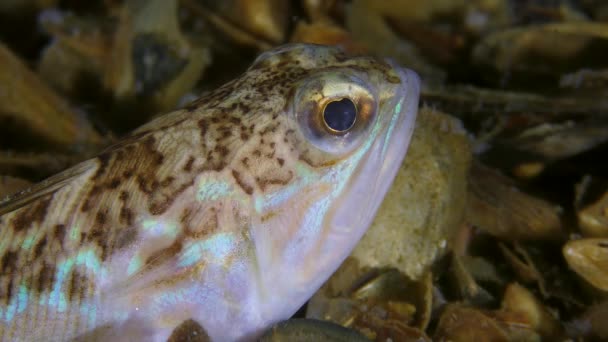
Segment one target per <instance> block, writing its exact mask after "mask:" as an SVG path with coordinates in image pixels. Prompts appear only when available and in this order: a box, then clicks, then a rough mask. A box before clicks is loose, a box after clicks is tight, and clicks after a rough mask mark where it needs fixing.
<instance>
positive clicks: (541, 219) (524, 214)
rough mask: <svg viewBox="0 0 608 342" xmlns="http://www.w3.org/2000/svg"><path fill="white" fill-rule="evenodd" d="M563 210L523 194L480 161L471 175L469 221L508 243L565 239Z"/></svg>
mask: <svg viewBox="0 0 608 342" xmlns="http://www.w3.org/2000/svg"><path fill="white" fill-rule="evenodd" d="M560 212H561V209H560V208H559V207H557V206H555V205H553V204H551V203H549V202H547V201H544V200H541V199H539V198H536V197H533V196H530V195H528V194H526V193H523V192H521V191H520V190H519V189H517V188H516V187H515V186H514V183H513V181H511V180H510V179H508V178H507V177H505V176H503V175H501V174H500V173H498V172H497V171H494V170H492V169H490V168H488V167H486V166H484V165H482V164H481V163H479V162H476V163H473V166H472V167H471V173H470V176H469V193H468V202H467V221H468V222H469V223H470V224H472V225H474V226H476V227H478V228H479V229H482V230H484V231H485V232H487V233H489V234H491V235H493V236H497V237H500V238H501V239H505V240H554V239H559V238H562V237H563V233H562V229H561V221H560Z"/></svg>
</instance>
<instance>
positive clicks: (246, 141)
mask: <svg viewBox="0 0 608 342" xmlns="http://www.w3.org/2000/svg"><path fill="white" fill-rule="evenodd" d="M311 53H312V52H311V51H309V50H306V49H305V48H293V47H292V48H287V49H285V50H283V52H281V53H275V54H274V55H264V56H262V57H261V58H260V59H259V60H258V62H257V63H255V64H254V65H253V66H252V67H251V68H250V69H249V70H248V71H247V72H246V73H245V74H244V75H242V77H240V78H238V79H236V80H234V81H231V82H229V83H227V84H225V85H224V86H222V87H220V88H218V89H216V90H214V91H212V92H210V93H208V94H206V95H204V96H202V97H200V98H199V99H197V100H196V101H193V102H192V103H190V104H188V105H187V106H186V107H185V108H184V109H183V110H177V111H175V112H172V113H169V114H167V115H164V116H161V117H158V118H157V119H155V120H153V121H151V122H150V123H148V124H146V125H144V126H143V127H141V128H139V129H137V130H136V131H134V132H133V133H132V134H130V135H129V136H127V137H125V138H124V139H123V140H121V141H120V142H119V143H118V144H116V145H114V146H111V147H109V148H108V149H107V150H105V151H104V152H103V153H101V154H100V155H99V156H98V157H96V158H94V159H92V160H89V161H87V162H84V163H83V164H81V165H79V166H76V167H75V168H74V169H71V170H66V171H65V172H64V173H62V174H60V175H59V177H57V178H53V179H52V180H51V181H50V182H49V183H48V184H45V185H44V186H42V187H41V188H40V189H41V190H47V189H49V191H47V192H45V193H44V196H41V197H35V196H33V195H32V194H27V193H25V194H22V195H19V196H17V197H15V198H13V199H11V201H9V202H8V203H0V212H2V211H1V210H2V208H3V207H4V208H5V209H6V208H9V207H10V208H12V207H11V205H12V204H14V203H23V205H21V207H18V208H17V209H15V210H12V209H11V210H12V211H10V212H7V213H6V214H4V215H2V216H0V236H2V237H3V238H5V239H9V240H10V243H7V244H4V245H2V246H0V308H1V307H2V306H6V305H8V304H9V303H10V301H11V300H12V299H13V298H14V297H15V293H16V290H17V286H19V284H26V285H27V287H28V288H29V289H30V290H31V291H32V294H31V295H32V297H30V299H31V300H30V303H36V302H37V298H38V297H37V296H38V295H40V294H42V293H48V292H50V291H51V289H53V288H54V287H55V286H57V285H60V287H61V288H62V289H63V291H64V293H65V295H66V296H67V297H68V299H69V301H70V303H68V304H69V305H70V304H72V303H76V302H79V301H83V300H86V299H87V298H90V297H91V296H92V295H93V294H94V293H95V291H98V289H97V287H96V284H97V281H98V279H97V278H96V277H97V276H98V275H96V274H93V273H92V271H91V270H89V269H84V268H83V266H74V267H73V268H72V269H71V270H70V273H69V274H68V275H67V276H66V277H65V279H64V281H63V283H62V284H55V282H56V281H58V277H57V272H58V269H59V268H58V265H59V264H60V263H61V262H63V261H65V260H68V259H69V258H74V256H75V255H77V254H78V253H79V252H81V251H84V250H87V251H88V250H93V251H94V252H95V253H96V257H97V258H98V259H99V262H101V264H102V266H104V267H105V266H107V265H110V264H111V261H112V260H113V257H114V256H116V255H119V254H118V253H119V252H121V251H124V250H129V249H130V248H136V247H140V245H139V244H141V241H142V236H143V235H144V234H143V232H142V220H144V219H159V218H162V219H164V220H166V221H173V222H175V223H177V224H178V228H179V230H180V231H179V232H178V235H177V236H178V238H177V239H175V241H173V242H172V243H171V244H170V245H169V247H167V245H164V246H165V247H163V248H157V249H154V248H152V247H154V246H147V247H148V249H147V253H148V254H146V255H145V257H146V259H147V262H148V264H147V265H146V269H153V268H154V266H155V265H158V264H159V263H162V262H165V261H169V260H172V259H174V258H175V257H176V256H177V255H179V254H180V253H181V252H183V251H182V248H183V246H184V242H185V241H186V240H187V239H204V238H206V237H208V236H210V235H211V234H213V233H214V232H216V231H218V230H221V229H222V227H221V217H222V216H221V215H220V214H225V211H226V210H231V211H233V212H232V215H233V216H234V222H236V223H237V224H236V227H233V228H231V229H238V230H242V232H243V234H246V233H247V227H248V225H249V218H248V217H246V216H243V215H242V213H239V212H238V209H236V208H231V207H222V205H223V204H222V202H221V201H219V202H218V203H214V204H212V205H207V204H205V205H202V204H200V203H198V202H197V200H196V199H195V198H192V197H186V196H196V191H197V189H196V186H197V181H199V179H200V178H202V176H203V175H204V176H205V177H209V178H211V179H213V177H220V176H219V175H220V174H221V175H222V176H221V177H223V178H222V179H224V180H231V181H232V180H233V181H234V184H236V185H237V188H238V189H240V190H239V191H242V194H243V195H251V196H255V195H258V194H261V193H264V192H272V191H275V190H276V189H278V188H280V187H283V186H285V185H286V184H288V183H289V182H290V181H291V180H292V179H293V177H294V174H295V173H294V169H293V167H294V163H295V162H297V161H298V160H304V161H306V162H307V163H308V164H309V165H311V166H313V167H318V166H323V165H325V164H324V163H326V162H327V161H326V160H325V159H323V158H321V157H319V156H320V155H319V154H318V153H317V154H315V153H312V152H311V151H310V150H309V149H307V148H306V147H305V146H307V145H306V144H305V143H303V142H301V141H299V139H301V138H300V137H301V135H300V134H299V133H298V132H297V131H296V130H294V127H293V125H291V122H292V120H293V118H291V117H288V116H287V115H285V114H286V113H288V112H289V111H290V110H291V108H292V105H293V97H294V94H295V92H296V86H297V85H298V84H299V82H300V81H301V80H303V79H304V78H306V77H307V76H309V75H311V73H313V72H314V73H323V72H325V71H327V70H332V68H336V67H354V68H360V69H361V70H365V71H366V72H367V71H369V70H376V71H378V72H381V73H385V74H387V78H389V79H390V78H393V79H394V77H396V76H395V75H394V74H391V75H389V74H390V73H392V71H391V69H390V67H389V66H388V65H385V64H382V63H378V62H376V61H374V62H372V60H368V59H365V58H362V59H347V58H345V56H342V55H340V54H337V53H335V52H332V53H328V54H326V55H322V56H321V57H320V56H318V55H312V54H311ZM75 170H77V171H78V172H75ZM34 195H35V194H34ZM4 212H6V210H5V211H4ZM121 267H126V266H125V265H121ZM184 276H185V275H184ZM184 279H185V278H184ZM75 312H77V311H75ZM62 315H63V314H62ZM65 315H67V313H66V314H65ZM62 317H63V316H62ZM66 317H67V316H66ZM72 318H77V317H72ZM66 319H67V318H66ZM15 322H18V320H16V321H15ZM15 324H17V323H15ZM184 324H185V326H188V327H190V328H192V327H194V328H196V324H197V323H196V322H193V323H188V321H187V322H184ZM184 324H182V325H184ZM199 327H200V326H199ZM1 328H2V327H1V326H0V336H1V335H2V331H1ZM74 329H75V328H74ZM180 329H181V328H178V329H176V332H174V335H175V334H177V333H179V332H180V331H181V330H180ZM196 329H198V328H196ZM196 329H195V330H191V331H198V330H196ZM58 330H61V329H58ZM62 333H63V332H62ZM65 333H66V334H67V333H68V332H65ZM71 333H72V334H73V336H84V335H83V333H84V332H83V331H74V332H71ZM180 334H181V333H180ZM200 334H201V335H205V334H204V331H200ZM178 335H179V334H178ZM178 335H175V336H178ZM170 340H172V341H173V340H176V341H177V340H182V339H177V337H175V338H173V337H172V339H170Z"/></svg>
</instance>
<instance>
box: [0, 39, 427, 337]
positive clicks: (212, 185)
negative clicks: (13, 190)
mask: <svg viewBox="0 0 608 342" xmlns="http://www.w3.org/2000/svg"><path fill="white" fill-rule="evenodd" d="M418 88H419V81H418V78H417V76H416V75H415V73H413V72H412V71H409V70H407V69H403V68H400V67H398V66H396V65H394V64H393V63H392V62H387V61H383V60H379V59H374V58H369V57H348V56H346V55H345V54H344V53H343V52H342V51H341V50H339V49H336V48H330V47H322V46H316V45H307V44H294V45H288V46H284V47H280V48H277V49H275V50H272V51H269V52H266V53H264V54H262V55H261V56H260V57H258V59H257V60H256V61H255V62H254V64H253V65H252V66H251V67H250V68H249V69H248V70H247V72H245V73H244V74H243V75H242V76H241V77H239V78H238V79H236V80H234V81H231V82H229V83H227V84H226V85H224V86H222V87H220V88H218V89H217V90H215V91H213V92H210V93H209V94H207V95H204V96H202V97H201V98H199V99H198V100H196V101H194V102H192V103H191V104H189V105H187V106H185V107H184V108H183V109H180V110H177V111H174V112H171V113H168V114H165V115H163V116H160V117H158V118H157V119H155V120H153V121H151V122H149V123H147V124H145V125H144V126H142V127H140V128H139V129H137V130H136V131H134V132H133V133H131V134H130V135H129V136H127V137H125V138H124V139H123V140H122V141H121V142H119V143H118V144H116V145H114V146H112V147H110V148H108V149H107V150H106V151H104V152H102V153H101V154H100V155H99V156H97V157H96V158H93V159H91V160H88V161H85V162H83V163H81V164H79V165H76V166H74V167H73V168H71V169H68V170H66V171H64V172H62V173H60V174H58V175H55V176H53V177H51V178H49V179H48V180H46V181H43V182H41V183H39V184H37V185H34V186H32V187H31V188H30V189H28V190H26V191H24V192H22V193H20V194H18V195H15V196H14V197H11V198H9V199H7V200H5V201H3V202H1V203H0V230H1V233H2V240H0V336H1V337H2V340H45V341H65V340H87V341H90V340H112V341H134V340H146V341H166V340H167V339H168V338H171V339H174V338H176V335H175V334H177V333H179V332H182V331H184V329H183V327H184V326H187V325H190V324H195V325H197V327H198V328H197V329H199V328H200V329H199V330H200V331H201V332H204V334H206V335H207V336H208V337H209V338H210V339H211V340H217V341H230V340H248V339H253V338H255V337H257V336H259V334H260V333H262V332H263V331H264V330H265V329H267V328H268V327H269V326H270V325H272V324H273V323H275V322H277V321H280V320H283V319H287V318H289V316H290V315H292V314H293V313H294V312H295V311H296V310H297V309H298V308H299V307H300V306H301V305H302V304H303V303H304V302H305V301H306V300H307V299H308V298H309V297H310V296H311V295H312V294H313V293H314V291H315V290H316V289H317V288H318V287H319V286H320V285H321V284H322V283H323V282H324V281H325V280H326V279H327V277H329V275H330V274H331V273H332V272H333V271H334V270H335V269H336V268H337V267H338V266H339V264H340V263H341V262H342V261H343V259H344V258H345V257H346V256H347V255H348V254H349V253H350V251H351V250H352V248H353V247H354V245H355V244H356V242H357V241H358V240H359V238H360V237H361V236H362V234H363V233H364V232H365V230H366V229H367V227H368V226H369V224H370V223H371V220H372V219H373V217H374V215H375V212H376V210H377V208H378V206H379V204H380V202H381V201H382V198H383V197H384V194H385V193H386V191H387V189H388V187H389V186H390V183H391V182H392V179H393V178H394V176H395V173H396V172H397V169H398V167H399V166H400V164H401V161H402V159H403V157H404V156H405V152H406V150H407V145H408V142H409V139H410V136H411V133H412V130H413V126H414V120H415V115H416V110H417V102H418V91H419V90H418ZM344 99H348V100H349V101H352V102H353V103H354V104H355V108H356V109H357V113H356V117H355V121H354V124H353V127H352V128H350V129H349V131H347V132H338V133H336V131H333V130H331V129H329V128H328V126H327V123H325V122H324V121H323V120H324V119H323V111H324V110H325V108H326V107H325V106H326V105H327V103H330V102H332V101H342V100H344ZM197 331H198V330H197Z"/></svg>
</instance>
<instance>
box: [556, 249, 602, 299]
mask: <svg viewBox="0 0 608 342" xmlns="http://www.w3.org/2000/svg"><path fill="white" fill-rule="evenodd" d="M562 251H563V253H564V257H565V258H566V261H567V262H568V265H569V266H570V268H572V270H573V271H574V272H576V273H577V274H578V275H579V276H581V277H582V278H583V279H585V280H586V281H588V282H589V283H590V284H591V285H593V286H595V287H596V288H598V289H600V290H602V291H608V239H603V238H595V239H594V238H586V239H580V240H572V241H569V242H568V243H566V244H565V245H564V247H563V249H562Z"/></svg>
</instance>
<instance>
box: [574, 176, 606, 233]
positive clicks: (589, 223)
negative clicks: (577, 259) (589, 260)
mask: <svg viewBox="0 0 608 342" xmlns="http://www.w3.org/2000/svg"><path fill="white" fill-rule="evenodd" d="M574 206H575V208H576V209H577V217H578V225H579V228H580V230H581V231H582V232H583V234H584V235H585V236H586V237H603V238H606V237H608V183H607V182H606V181H602V180H599V179H597V178H593V177H591V176H585V177H584V178H583V180H582V181H581V182H580V183H579V184H578V185H577V186H576V199H575V203H574Z"/></svg>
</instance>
